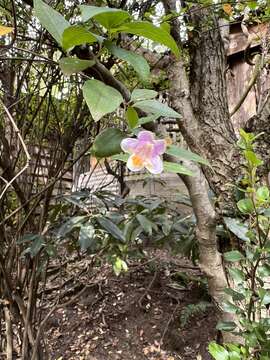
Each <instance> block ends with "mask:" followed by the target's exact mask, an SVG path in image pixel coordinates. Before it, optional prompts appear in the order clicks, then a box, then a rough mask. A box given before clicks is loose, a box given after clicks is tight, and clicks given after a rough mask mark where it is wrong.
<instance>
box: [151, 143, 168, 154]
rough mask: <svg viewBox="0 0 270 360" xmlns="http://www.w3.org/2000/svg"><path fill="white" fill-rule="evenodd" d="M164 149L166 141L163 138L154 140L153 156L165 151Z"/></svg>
mask: <svg viewBox="0 0 270 360" xmlns="http://www.w3.org/2000/svg"><path fill="white" fill-rule="evenodd" d="M165 150H166V141H165V140H155V141H154V149H153V156H158V155H161V154H163V153H165Z"/></svg>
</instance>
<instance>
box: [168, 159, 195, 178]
mask: <svg viewBox="0 0 270 360" xmlns="http://www.w3.org/2000/svg"><path fill="white" fill-rule="evenodd" d="M163 168H164V171H165V172H172V173H176V174H184V175H189V176H194V174H193V172H192V171H190V170H189V169H187V168H186V167H185V166H183V165H180V164H177V163H172V162H169V161H163Z"/></svg>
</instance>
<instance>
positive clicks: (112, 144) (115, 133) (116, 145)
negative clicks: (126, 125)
mask: <svg viewBox="0 0 270 360" xmlns="http://www.w3.org/2000/svg"><path fill="white" fill-rule="evenodd" d="M124 138H125V134H124V133H123V132H122V131H121V130H119V129H117V128H109V129H105V130H103V131H102V132H101V133H100V134H98V136H97V137H96V138H95V141H94V143H93V146H92V148H91V154H93V155H94V156H96V157H97V158H105V157H109V156H112V155H115V154H118V153H120V152H121V147H120V143H121V141H122V140H123V139H124Z"/></svg>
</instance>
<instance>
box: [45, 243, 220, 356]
mask: <svg viewBox="0 0 270 360" xmlns="http://www.w3.org/2000/svg"><path fill="white" fill-rule="evenodd" d="M189 267H191V268H189ZM74 273H75V274H76V276H75V277H74V275H73V277H71V278H68V276H67V274H74ZM65 275H66V276H67V279H68V280H66V281H65V283H64V286H63V283H61V284H59V283H57V281H58V280H57V279H59V277H57V278H55V280H51V281H50V282H49V283H48V291H47V292H48V295H47V299H48V300H50V301H51V300H52V297H55V296H56V294H57V293H58V294H59V293H61V294H62V292H63V291H64V295H65V296H66V297H65V300H67V303H66V305H65V307H64V308H61V309H58V310H57V311H55V313H54V315H53V316H52V317H51V318H50V320H49V321H48V323H47V329H46V338H47V341H46V344H45V345H46V349H47V352H48V358H49V359H53V360H73V359H74V360H75V359H76V360H79V359H80V360H110V359H111V360H118V359H119V360H120V359H122V360H133V359H134V360H135V359H136V360H145V359H148V360H152V359H153V360H154V359H155V360H157V359H159V360H177V359H181V360H210V359H211V357H210V356H209V354H208V353H207V345H208V343H209V341H211V340H213V339H215V337H216V330H215V326H216V322H217V320H216V313H215V309H214V307H213V306H211V304H209V307H207V309H206V311H203V312H200V313H198V314H194V315H193V316H191V317H190V318H188V320H187V323H186V325H184V326H183V323H181V319H182V317H181V315H182V314H183V313H184V312H185V309H187V305H188V304H197V303H199V302H200V301H202V300H203V301H209V299H208V298H207V291H206V290H205V286H203V285H202V276H201V274H200V272H199V270H198V269H197V268H196V267H193V266H192V265H191V264H190V263H188V262H187V261H186V260H184V259H181V258H179V257H177V256H173V257H171V256H169V255H168V253H167V252H166V251H160V250H159V251H156V252H155V253H151V254H149V255H148V257H147V258H146V259H143V260H141V261H138V260H136V261H134V262H130V263H129V271H128V272H127V273H124V274H121V275H120V276H118V277H117V276H115V275H114V273H113V272H112V269H111V267H110V266H109V265H103V266H101V268H98V269H96V272H95V275H94V276H93V270H91V275H89V267H87V266H85V260H80V261H77V262H74V263H73V264H72V265H70V266H67V267H66V269H65ZM89 277H90V278H91V281H90V279H89ZM196 279H197V280H196ZM85 284H88V287H87V288H86V289H85V288H84V287H83V286H84V285H85ZM50 289H55V290H54V291H51V290H50ZM57 289H58V290H57ZM59 289H61V291H60V290H59ZM74 294H75V295H74ZM61 296H62V295H61ZM72 296H75V299H76V300H75V301H73V302H71V303H69V301H70V299H72ZM62 297H63V296H62Z"/></svg>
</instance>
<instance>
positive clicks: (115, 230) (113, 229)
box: [97, 217, 126, 242]
mask: <svg viewBox="0 0 270 360" xmlns="http://www.w3.org/2000/svg"><path fill="white" fill-rule="evenodd" d="M97 221H98V222H99V224H100V226H101V227H102V228H103V229H104V230H106V231H107V232H108V233H109V234H110V235H112V236H113V237H114V238H116V239H118V240H120V241H121V242H125V241H126V239H125V237H124V235H123V233H122V231H121V230H120V229H119V227H117V226H116V225H115V224H114V223H113V222H112V221H111V220H109V219H107V218H106V217H99V218H97Z"/></svg>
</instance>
